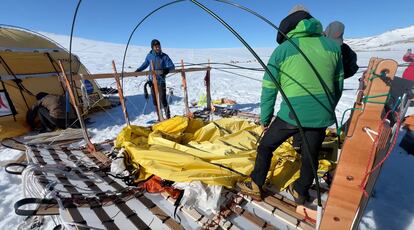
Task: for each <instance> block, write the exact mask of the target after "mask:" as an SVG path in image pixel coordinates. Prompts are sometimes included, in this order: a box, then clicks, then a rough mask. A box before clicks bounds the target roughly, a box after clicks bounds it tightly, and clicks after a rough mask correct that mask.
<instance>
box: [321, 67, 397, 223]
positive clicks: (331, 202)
mask: <svg viewBox="0 0 414 230" xmlns="http://www.w3.org/2000/svg"><path fill="white" fill-rule="evenodd" d="M377 62H378V61H376V60H371V61H370V64H371V65H374V64H376V63H377ZM371 69H374V70H375V73H376V74H378V75H379V74H381V72H382V71H383V70H388V71H389V72H388V74H387V76H388V77H389V78H393V77H394V74H395V71H396V69H397V63H396V62H395V61H393V60H382V61H380V62H379V63H378V64H377V66H373V67H372V68H371ZM369 77H371V75H370V74H369V72H368V74H366V76H365V78H366V79H365V81H366V82H368V86H367V87H366V89H365V91H364V95H368V96H374V95H379V94H383V93H388V92H389V86H387V85H386V84H385V82H384V81H383V80H381V79H380V78H376V79H373V80H372V81H370V80H367V79H368V78H369ZM373 100H375V101H382V102H385V100H386V97H378V98H374V99H373ZM363 108H364V110H363V111H354V113H353V115H352V118H351V124H350V128H349V131H348V135H347V138H346V139H345V142H344V145H343V148H342V152H341V156H340V159H339V163H338V166H337V169H336V173H335V177H334V180H333V183H332V186H331V190H330V193H329V197H328V201H327V205H326V208H325V212H324V214H323V217H322V223H321V226H320V229H350V228H352V227H353V224H354V223H353V222H354V219H355V216H356V214H357V212H358V211H360V212H362V211H363V210H359V209H360V202H361V198H362V196H363V190H362V189H361V188H360V184H361V182H362V180H363V179H364V176H365V171H366V168H367V165H368V167H369V168H371V167H372V163H373V162H370V158H371V149H372V146H373V144H374V143H373V141H372V140H371V139H370V138H369V136H368V135H367V134H366V132H365V131H363V129H364V127H369V128H370V129H372V130H375V131H378V129H379V125H380V122H381V112H382V111H383V109H384V105H382V104H374V103H366V104H365V105H364V107H363ZM361 143H363V144H361Z"/></svg>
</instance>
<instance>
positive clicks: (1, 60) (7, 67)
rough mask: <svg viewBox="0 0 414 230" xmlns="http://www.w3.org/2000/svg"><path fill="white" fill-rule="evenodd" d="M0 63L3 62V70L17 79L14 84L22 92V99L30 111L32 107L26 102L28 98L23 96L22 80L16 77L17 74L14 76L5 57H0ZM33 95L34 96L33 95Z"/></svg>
mask: <svg viewBox="0 0 414 230" xmlns="http://www.w3.org/2000/svg"><path fill="white" fill-rule="evenodd" d="M0 62H1V65H2V66H3V68H4V69H5V70H6V71H7V72H8V73H9V74H10V75H12V76H13V77H14V79H15V81H14V83H16V85H17V88H19V91H20V95H22V98H23V101H24V103H25V104H26V107H27V110H30V107H29V104H28V103H27V100H26V97H25V96H24V94H23V90H22V86H21V85H20V84H19V81H21V80H19V79H18V78H17V77H16V74H14V73H13V71H12V70H11V69H10V67H9V66H8V65H7V63H6V61H4V59H3V57H2V56H0ZM30 94H32V93H30ZM32 95H33V94H32Z"/></svg>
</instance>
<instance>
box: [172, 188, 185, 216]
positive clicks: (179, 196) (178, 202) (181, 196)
mask: <svg viewBox="0 0 414 230" xmlns="http://www.w3.org/2000/svg"><path fill="white" fill-rule="evenodd" d="M183 197H184V191H181V192H180V195H178V197H177V200H175V202H174V219H175V218H176V216H177V209H178V207H179V206H180V203H181V200H182V199H183ZM177 217H178V221H179V222H180V223H181V218H180V217H179V216H177Z"/></svg>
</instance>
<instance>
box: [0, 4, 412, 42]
mask: <svg viewBox="0 0 414 230" xmlns="http://www.w3.org/2000/svg"><path fill="white" fill-rule="evenodd" d="M77 2H78V1H77V0H58V1H57V0H1V3H2V4H1V8H0V23H1V24H10V25H16V26H21V27H25V28H28V29H32V30H36V31H44V32H51V33H56V34H70V28H71V22H72V16H73V13H74V10H75V7H76V5H77ZM167 2H170V1H166V0H135V1H134V0H116V1H115V0H83V1H82V4H81V6H80V9H79V13H78V18H77V21H76V27H75V31H74V34H75V36H78V37H83V38H88V39H94V40H101V41H108V42H115V43H126V41H127V40H128V37H129V34H130V32H131V31H132V29H133V28H134V27H135V25H136V24H137V22H138V21H139V20H141V19H142V18H143V17H144V16H145V15H146V14H148V13H149V12H150V11H152V10H153V9H155V8H156V7H158V6H160V5H162V4H165V3H167ZM200 2H201V3H203V4H205V5H207V6H208V7H210V8H211V9H212V10H214V11H215V12H216V13H217V14H219V15H220V16H222V17H223V18H224V19H225V20H226V21H227V22H228V23H229V24H230V25H232V26H233V27H234V28H235V29H236V30H237V31H238V32H239V33H240V34H241V35H242V36H243V37H244V38H245V39H246V40H247V41H248V42H249V44H250V45H251V46H253V47H274V46H275V45H276V42H275V33H276V32H275V31H274V30H273V29H272V28H271V27H270V26H268V25H267V24H265V23H263V22H262V21H260V20H259V19H257V18H256V17H254V16H252V15H250V14H248V13H246V12H244V11H241V10H239V9H236V8H233V7H230V6H228V5H225V4H223V3H218V2H214V1H212V0H200ZM234 2H236V3H239V4H241V5H244V6H247V7H249V8H251V9H252V10H254V11H257V12H258V13H260V14H262V15H263V16H265V17H266V18H268V19H269V20H270V21H272V22H273V23H274V24H276V25H279V22H280V20H281V19H283V18H284V17H285V16H286V14H287V12H289V10H290V9H291V8H292V7H293V6H294V5H295V4H303V5H304V6H306V7H307V8H308V9H309V10H310V12H311V14H312V15H313V16H314V17H316V18H318V19H319V20H320V21H321V22H322V24H323V25H324V26H326V25H327V24H329V22H331V21H333V20H339V21H342V22H343V23H345V25H346V30H345V37H348V38H349V37H353V38H355V37H365V36H371V35H376V34H380V33H383V32H385V31H388V30H392V29H396V28H402V27H407V26H410V25H414V9H413V5H414V4H413V2H412V0H398V1H381V2H380V1H364V0H360V1H356V0H347V1H332V0H331V1H328V0H317V1H315V0H314V1H310V0H303V1H288V0H285V1H277V0H244V1H241V0H234ZM152 38H158V39H160V40H161V43H162V45H163V46H164V47H176V48H212V47H219V48H221V47H242V44H241V43H240V42H239V41H238V40H236V38H234V37H233V35H231V34H230V33H229V32H228V31H227V30H226V29H225V28H224V27H223V26H221V25H220V24H219V23H218V22H216V21H215V20H214V19H213V18H212V17H211V16H209V15H207V14H206V13H205V12H204V11H202V10H201V9H199V8H197V7H196V6H195V5H194V4H192V3H191V2H180V3H177V4H174V5H172V6H169V7H167V8H164V9H162V10H161V11H159V12H157V13H155V14H154V15H153V16H152V17H150V18H149V19H148V20H147V21H146V22H144V24H143V25H142V26H141V27H140V28H139V29H138V31H137V32H136V33H135V35H134V37H133V39H132V43H133V44H135V45H148V44H149V42H150V40H151V39H152Z"/></svg>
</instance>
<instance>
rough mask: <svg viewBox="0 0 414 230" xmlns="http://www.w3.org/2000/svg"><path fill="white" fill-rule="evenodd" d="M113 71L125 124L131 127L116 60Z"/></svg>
mask: <svg viewBox="0 0 414 230" xmlns="http://www.w3.org/2000/svg"><path fill="white" fill-rule="evenodd" d="M112 69H113V70H114V77H115V81H116V87H117V89H118V95H119V101H120V102H121V106H122V112H123V113H124V119H125V123H126V124H127V125H128V126H129V125H130V123H129V117H128V111H127V107H126V105H125V100H124V93H123V90H122V87H121V82H120V80H119V76H118V72H117V71H116V65H115V61H114V60H112Z"/></svg>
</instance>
